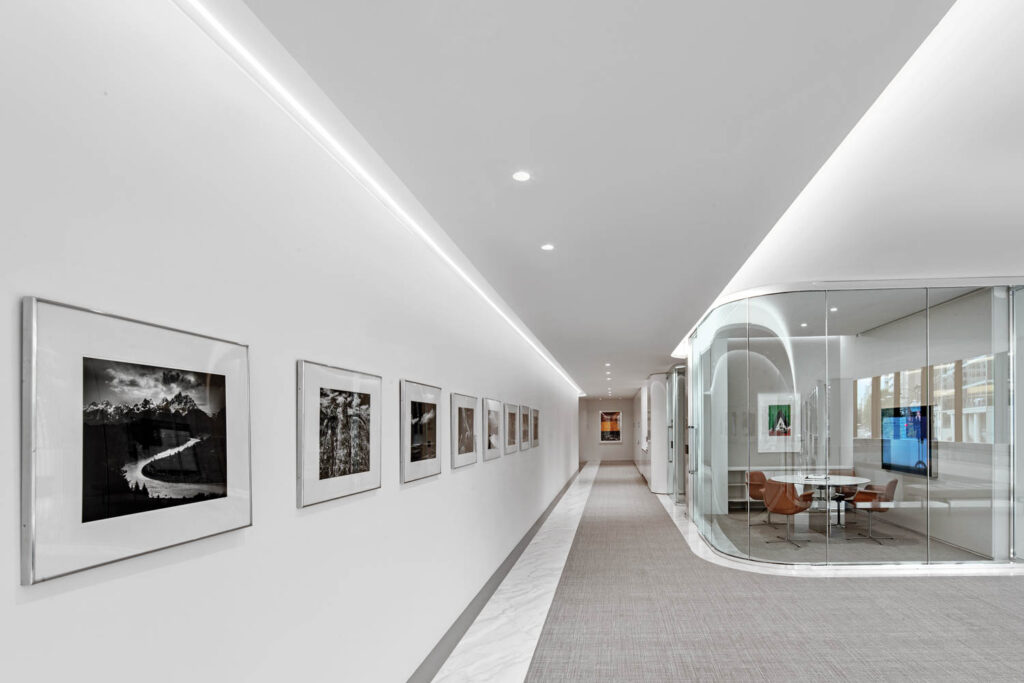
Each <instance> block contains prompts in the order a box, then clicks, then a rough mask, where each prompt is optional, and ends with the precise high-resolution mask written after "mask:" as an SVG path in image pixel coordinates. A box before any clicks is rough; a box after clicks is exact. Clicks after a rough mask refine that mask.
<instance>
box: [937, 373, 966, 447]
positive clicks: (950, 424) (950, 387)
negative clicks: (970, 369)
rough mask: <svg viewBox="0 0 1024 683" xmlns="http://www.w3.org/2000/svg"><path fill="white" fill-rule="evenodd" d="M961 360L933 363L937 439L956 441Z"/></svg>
mask: <svg viewBox="0 0 1024 683" xmlns="http://www.w3.org/2000/svg"><path fill="white" fill-rule="evenodd" d="M959 366H960V363H959V362H955V363H934V362H933V363H932V366H931V367H932V411H933V412H932V430H933V434H932V437H933V439H934V440H935V441H950V442H952V441H956V433H957V426H956V425H957V417H956V415H957V409H956V398H957V390H956V377H957V375H958V374H959V370H958V369H957V368H958V367H959Z"/></svg>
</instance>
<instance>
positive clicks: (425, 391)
mask: <svg viewBox="0 0 1024 683" xmlns="http://www.w3.org/2000/svg"><path fill="white" fill-rule="evenodd" d="M398 393H399V403H400V406H399V408H400V410H399V415H400V423H399V430H400V437H399V443H400V457H401V464H400V468H399V469H400V474H401V480H402V483H403V484H408V483H409V482H413V481H416V480H418V479H425V478H427V477H434V476H437V475H439V474H441V451H442V449H441V424H442V423H441V405H442V401H441V394H442V390H441V387H436V386H434V385H432V384H423V383H421V382H413V381H412V380H407V379H403V380H402V381H401V383H400V385H399V392H398ZM430 406H432V407H433V414H431V408H430ZM427 419H429V421H430V422H431V423H432V427H429V426H428V427H426V430H425V431H424V425H425V420H427ZM431 429H432V431H431Z"/></svg>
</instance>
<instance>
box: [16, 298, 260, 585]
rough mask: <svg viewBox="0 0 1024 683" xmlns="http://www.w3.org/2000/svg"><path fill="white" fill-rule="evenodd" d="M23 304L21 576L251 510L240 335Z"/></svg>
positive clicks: (165, 542)
mask: <svg viewBox="0 0 1024 683" xmlns="http://www.w3.org/2000/svg"><path fill="white" fill-rule="evenodd" d="M23 305H24V308H23V317H24V344H23V349H24V351H23V359H22V364H23V365H22V374H23V377H22V380H23V381H22V387H23V392H24V394H23V400H24V405H23V408H22V415H23V430H24V432H23V436H22V444H23V445H22V449H23V450H22V467H21V472H22V482H21V483H22V496H21V501H22V568H21V569H22V575H21V580H22V583H23V584H32V583H37V582H39V581H45V580H47V579H53V578H55V577H58V576H63V575H65V574H70V573H72V572H77V571H81V570H83V569H88V568H90V567H95V566H98V565H101V564H107V563H109V562H114V561H116V560H123V559H125V558H128V557H133V556H135V555H141V554H143V553H148V552H152V551H154V550H159V549H161V548H167V547H170V546H173V545H178V544H181V543H186V542H188V541H194V540H197V539H200V538H204V537H207V536H212V535H214V534H220V533H224V532H226V531H231V530H234V529H240V528H242V527H247V526H249V525H250V524H251V523H252V507H251V488H250V469H249V465H250V455H249V350H248V347H246V346H244V345H242V344H237V343H235V342H230V341H225V340H222V339H216V338H214V337H208V336H205V335H201V334H194V333H191V332H183V331H181V330H175V329H172V328H169V327H164V326H162V325H155V324H152V323H145V322H141V321H137V320H133V319H130V318H126V317H121V316H115V315H107V314H103V313H98V312H95V311H91V310H88V309H85V308H79V307H77V306H70V305H67V304H61V303H57V302H54V301H46V300H43V299H35V298H27V299H25V300H24V304H23Z"/></svg>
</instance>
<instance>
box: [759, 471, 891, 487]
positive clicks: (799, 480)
mask: <svg viewBox="0 0 1024 683" xmlns="http://www.w3.org/2000/svg"><path fill="white" fill-rule="evenodd" d="M771 480H772V481H779V482H782V483H783V484H803V485H805V486H820V487H826V486H827V487H833V486H863V485H864V484H869V483H871V480H870V479H865V478H864V477H851V476H849V475H846V474H828V475H822V476H815V475H813V474H810V475H808V474H780V475H778V476H777V477H772V478H771Z"/></svg>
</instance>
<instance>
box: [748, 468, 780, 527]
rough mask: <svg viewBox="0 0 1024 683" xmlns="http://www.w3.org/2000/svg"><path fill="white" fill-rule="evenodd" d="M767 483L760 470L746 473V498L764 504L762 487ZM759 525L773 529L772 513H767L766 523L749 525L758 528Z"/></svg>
mask: <svg viewBox="0 0 1024 683" xmlns="http://www.w3.org/2000/svg"><path fill="white" fill-rule="evenodd" d="M767 481H768V477H766V476H765V475H764V472H761V471H760V470H750V471H749V472H747V497H749V498H750V499H751V500H759V501H761V502H762V503H763V502H764V485H765V483H766V482H767ZM761 524H767V525H769V526H771V527H775V523H774V522H772V511H771V510H769V511H768V521H767V522H758V523H757V524H751V525H750V526H760V525H761Z"/></svg>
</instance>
